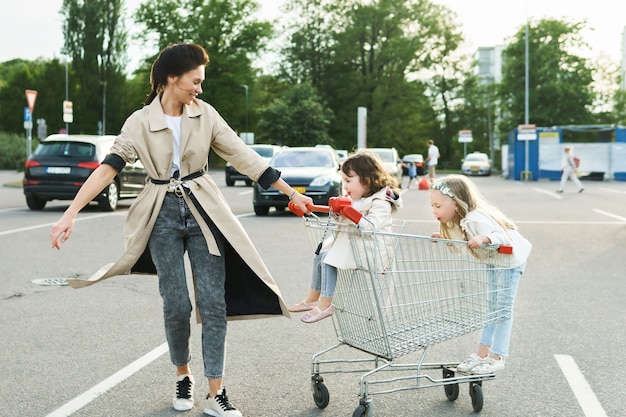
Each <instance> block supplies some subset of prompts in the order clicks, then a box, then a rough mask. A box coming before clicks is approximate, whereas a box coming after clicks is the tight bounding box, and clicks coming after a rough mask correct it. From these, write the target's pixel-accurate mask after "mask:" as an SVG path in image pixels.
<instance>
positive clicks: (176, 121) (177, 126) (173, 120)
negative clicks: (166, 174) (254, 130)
mask: <svg viewBox="0 0 626 417" xmlns="http://www.w3.org/2000/svg"><path fill="white" fill-rule="evenodd" d="M165 123H166V124H167V127H169V128H170V130H171V131H172V135H173V138H172V140H173V141H174V156H173V158H172V170H171V171H172V172H171V175H174V172H176V171H180V131H181V129H182V124H183V116H168V115H167V114H166V115H165Z"/></svg>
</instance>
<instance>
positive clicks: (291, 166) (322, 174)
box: [252, 147, 342, 216]
mask: <svg viewBox="0 0 626 417" xmlns="http://www.w3.org/2000/svg"><path fill="white" fill-rule="evenodd" d="M339 165H340V164H339V158H338V156H337V154H336V153H335V152H334V150H333V149H327V148H316V147H295V148H286V149H283V150H282V151H281V152H280V153H278V154H277V155H275V156H274V157H273V158H272V160H271V161H270V166H272V167H274V168H276V169H278V170H279V171H280V172H281V175H280V177H281V178H282V179H283V180H285V181H286V182H287V184H289V185H291V186H292V187H293V189H294V190H296V191H298V192H299V193H301V194H305V195H307V196H309V197H311V198H312V199H313V204H316V205H328V199H329V198H330V197H337V196H340V195H341V189H342V183H341V175H340V174H339ZM252 204H253V206H254V213H255V214H256V215H257V216H265V215H267V214H268V212H269V209H270V207H275V208H276V210H278V211H281V210H284V209H285V208H286V207H287V205H288V204H289V196H287V195H285V194H283V193H281V192H280V191H278V190H277V189H275V188H273V187H270V188H269V189H267V190H264V189H263V188H261V186H259V185H258V184H255V185H254V196H253V200H252Z"/></svg>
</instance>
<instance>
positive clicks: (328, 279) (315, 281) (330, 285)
mask: <svg viewBox="0 0 626 417" xmlns="http://www.w3.org/2000/svg"><path fill="white" fill-rule="evenodd" d="M327 254H328V251H324V252H320V254H319V255H315V258H313V271H312V272H311V289H312V290H313V291H319V292H320V294H321V296H322V297H329V298H332V296H333V295H334V294H335V287H336V286H337V268H335V267H334V266H331V265H326V264H325V263H324V258H326V255H327Z"/></svg>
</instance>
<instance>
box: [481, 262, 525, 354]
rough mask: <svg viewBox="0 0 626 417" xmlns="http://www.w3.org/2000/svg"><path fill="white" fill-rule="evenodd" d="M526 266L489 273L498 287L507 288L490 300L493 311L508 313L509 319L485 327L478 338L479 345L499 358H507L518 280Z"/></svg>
mask: <svg viewBox="0 0 626 417" xmlns="http://www.w3.org/2000/svg"><path fill="white" fill-rule="evenodd" d="M525 266H526V264H525V263H524V264H522V265H520V266H518V267H516V268H511V269H504V270H495V271H494V272H493V273H490V277H489V278H490V279H492V280H497V281H498V284H499V285H503V283H504V285H505V286H506V287H508V288H507V289H506V290H505V291H498V292H497V294H496V295H495V296H494V299H493V300H492V303H493V307H494V308H495V309H498V310H500V309H502V310H508V311H509V314H510V316H509V319H508V320H505V321H502V322H500V323H496V324H492V325H489V326H485V328H483V331H482V335H481V336H480V344H481V345H484V346H489V347H490V349H489V350H490V351H491V353H495V354H496V355H500V356H508V354H509V344H510V342H511V329H512V327H513V304H514V302H515V295H516V294H517V287H518V286H519V280H520V278H521V276H522V273H523V272H524V268H525ZM509 283H510V284H509Z"/></svg>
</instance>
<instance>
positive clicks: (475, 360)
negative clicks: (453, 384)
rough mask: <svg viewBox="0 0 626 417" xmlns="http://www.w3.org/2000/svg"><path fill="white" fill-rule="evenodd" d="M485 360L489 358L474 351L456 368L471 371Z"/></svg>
mask: <svg viewBox="0 0 626 417" xmlns="http://www.w3.org/2000/svg"><path fill="white" fill-rule="evenodd" d="M485 360H487V358H481V357H480V356H478V355H477V354H475V353H472V354H471V355H469V357H468V358H467V359H465V360H464V361H463V362H461V363H460V364H458V365H457V367H456V370H457V371H459V372H470V371H471V370H472V369H474V368H475V367H476V366H478V365H480V364H481V363H483V362H484V361H485Z"/></svg>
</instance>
